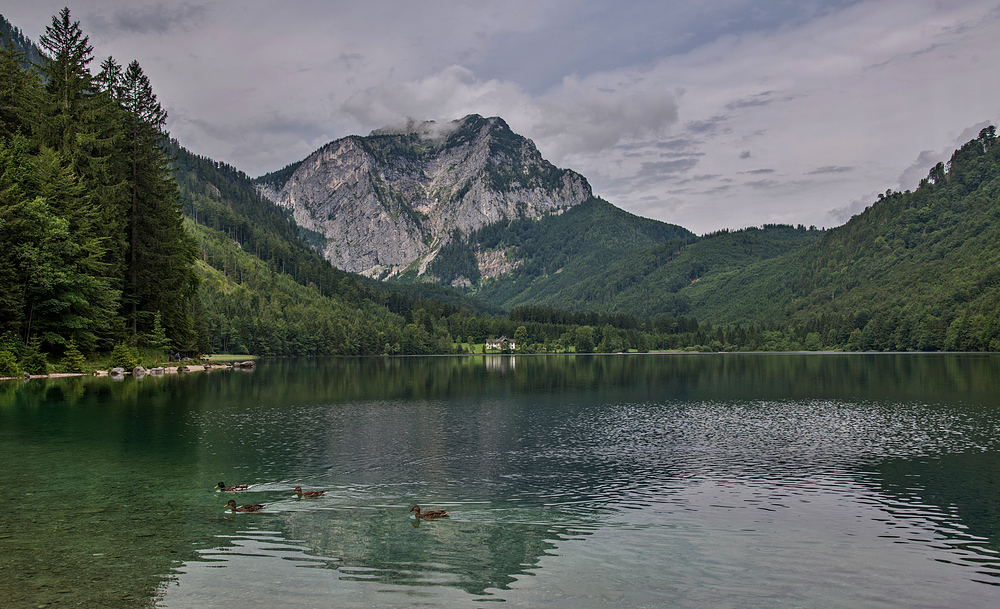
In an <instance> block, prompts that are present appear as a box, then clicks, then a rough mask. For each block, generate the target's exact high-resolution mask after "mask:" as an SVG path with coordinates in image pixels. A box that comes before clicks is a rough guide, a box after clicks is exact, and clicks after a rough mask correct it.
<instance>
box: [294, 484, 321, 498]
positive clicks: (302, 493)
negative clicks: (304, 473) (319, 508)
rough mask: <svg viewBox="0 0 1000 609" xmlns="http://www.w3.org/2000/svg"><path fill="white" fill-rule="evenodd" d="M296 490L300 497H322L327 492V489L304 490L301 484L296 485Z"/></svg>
mask: <svg viewBox="0 0 1000 609" xmlns="http://www.w3.org/2000/svg"><path fill="white" fill-rule="evenodd" d="M295 492H296V493H298V494H299V499H302V498H303V497H322V496H323V495H325V494H326V491H303V490H302V487H301V486H296V487H295Z"/></svg>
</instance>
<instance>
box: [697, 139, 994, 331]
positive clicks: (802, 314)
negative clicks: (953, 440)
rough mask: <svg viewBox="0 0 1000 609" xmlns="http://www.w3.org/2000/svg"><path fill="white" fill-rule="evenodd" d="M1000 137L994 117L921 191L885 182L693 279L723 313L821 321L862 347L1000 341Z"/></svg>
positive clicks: (705, 302) (733, 317)
mask: <svg viewBox="0 0 1000 609" xmlns="http://www.w3.org/2000/svg"><path fill="white" fill-rule="evenodd" d="M998 244H1000V146H998V145H997V137H996V131H995V128H993V127H990V128H987V129H984V130H983V131H982V132H981V133H980V134H979V137H978V138H977V139H975V140H972V141H970V142H968V143H967V144H965V145H964V146H962V148H960V149H959V150H957V151H955V153H954V154H953V155H952V157H951V160H950V161H949V162H948V164H947V165H945V164H943V163H939V164H938V166H936V167H935V168H934V169H932V170H931V172H930V174H929V175H928V177H927V178H926V179H925V180H923V181H922V182H921V184H920V187H919V188H918V189H917V190H916V191H915V192H905V193H900V192H891V191H887V192H886V193H885V194H884V195H880V196H879V200H878V201H877V202H876V203H874V204H873V205H872V206H871V207H869V208H868V209H867V210H865V211H864V212H863V213H861V214H859V215H857V216H855V217H854V218H852V219H851V220H850V221H849V222H848V223H847V224H845V225H844V226H840V227H837V228H834V229H831V230H829V231H827V232H826V234H824V235H823V236H822V238H820V239H819V240H817V241H816V242H815V243H813V244H812V245H810V246H808V247H806V248H803V249H802V250H800V251H798V252H796V253H793V254H790V255H788V256H785V257H782V258H776V259H771V260H767V261H764V262H761V263H760V264H758V265H755V266H752V267H749V268H748V269H746V270H745V271H743V272H741V273H738V274H734V275H732V276H727V277H723V278H720V280H719V281H716V282H713V283H712V284H709V285H705V286H701V285H699V286H697V287H691V288H689V289H687V290H686V291H685V293H686V294H687V295H688V296H689V297H690V300H691V312H692V313H693V314H695V315H698V316H699V318H700V319H711V320H713V321H716V322H718V323H733V322H738V321H741V320H747V319H756V320H768V321H771V322H772V323H776V324H788V323H797V324H812V325H813V326H815V328H816V330H817V332H819V333H821V334H822V338H823V340H824V341H825V342H826V343H828V344H848V345H850V346H851V347H852V348H859V349H866V350H867V349H877V350H882V349H902V350H905V349H917V350H937V349H947V350H998V349H1000V246H998Z"/></svg>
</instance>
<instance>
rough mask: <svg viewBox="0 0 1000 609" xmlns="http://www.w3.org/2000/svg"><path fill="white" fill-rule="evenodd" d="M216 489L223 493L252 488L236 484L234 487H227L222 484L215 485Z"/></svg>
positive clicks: (247, 485)
mask: <svg viewBox="0 0 1000 609" xmlns="http://www.w3.org/2000/svg"><path fill="white" fill-rule="evenodd" d="M215 488H217V489H219V490H221V491H245V490H247V489H248V488H250V485H249V484H234V485H232V486H226V483H225V482H220V483H218V484H216V485H215Z"/></svg>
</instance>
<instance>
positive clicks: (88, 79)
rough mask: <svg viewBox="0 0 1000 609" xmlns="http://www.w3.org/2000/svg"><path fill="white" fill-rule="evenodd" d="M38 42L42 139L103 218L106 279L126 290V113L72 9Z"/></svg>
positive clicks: (108, 333) (108, 338)
mask: <svg viewBox="0 0 1000 609" xmlns="http://www.w3.org/2000/svg"><path fill="white" fill-rule="evenodd" d="M39 42H40V44H41V46H42V49H43V50H44V51H45V53H46V55H47V57H46V58H45V59H44V60H43V62H42V65H41V66H40V69H41V72H42V75H43V76H44V77H45V93H46V95H45V99H44V100H43V101H44V103H43V104H42V117H41V121H40V126H39V127H40V128H39V140H40V142H41V143H42V144H43V145H46V146H49V147H51V148H53V149H54V150H56V151H58V152H59V154H60V155H61V156H62V157H63V159H64V160H65V163H66V164H67V165H69V167H70V168H71V169H72V170H73V171H74V172H75V173H76V174H77V175H78V176H79V178H80V182H81V185H82V186H83V188H84V192H85V193H86V198H85V200H84V201H83V202H82V204H83V205H89V206H90V207H92V208H93V209H94V210H95V212H96V214H97V216H98V219H99V221H98V222H97V223H96V225H95V230H97V236H99V237H100V238H101V239H103V242H104V247H105V249H106V257H105V262H106V263H107V266H106V268H107V277H108V279H109V280H110V281H111V282H112V287H113V288H114V289H116V290H119V291H121V289H122V287H123V285H122V284H123V278H124V270H125V256H126V252H127V249H128V242H127V239H126V234H125V231H124V227H125V222H126V220H127V216H126V214H127V209H128V199H127V183H126V181H125V176H124V174H123V172H122V171H121V170H120V166H117V165H116V163H115V153H116V152H117V148H118V147H119V142H120V140H121V138H122V128H121V113H122V111H121V109H120V108H119V107H118V106H117V104H115V103H114V101H113V100H112V99H111V98H110V97H109V96H108V95H107V94H106V93H105V92H102V91H101V90H100V88H99V87H98V86H97V83H95V81H94V78H93V77H92V75H91V73H90V69H89V65H90V64H91V62H93V60H94V57H93V47H92V46H91V45H90V39H89V37H88V36H86V35H85V34H84V33H83V31H82V30H81V29H80V22H79V21H73V20H72V19H71V17H70V12H69V9H68V8H64V9H62V10H61V11H60V12H59V14H58V15H57V16H54V17H53V18H52V23H51V25H49V26H48V27H47V28H46V29H45V33H44V34H43V35H42V36H41V37H40V38H39ZM120 308H121V307H120V303H119V304H118V306H117V307H116V310H115V311H113V313H114V315H115V318H116V321H114V322H113V323H111V324H110V325H109V326H108V327H107V328H105V329H104V332H103V336H102V342H103V343H104V346H110V345H111V344H113V341H114V336H115V334H117V333H118V331H119V329H120V327H121V323H122V319H121V311H120Z"/></svg>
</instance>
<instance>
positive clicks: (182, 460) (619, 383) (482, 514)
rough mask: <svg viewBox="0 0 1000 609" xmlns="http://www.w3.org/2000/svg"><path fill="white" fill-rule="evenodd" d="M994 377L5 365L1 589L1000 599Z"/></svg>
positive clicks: (446, 601)
mask: <svg viewBox="0 0 1000 609" xmlns="http://www.w3.org/2000/svg"><path fill="white" fill-rule="evenodd" d="M998 396H1000V357H996V356H990V355H734V354H712V355H644V356H578V357H556V356H529V357H522V356H519V357H516V358H513V357H497V356H491V357H485V358H484V357H468V358H462V357H454V358H451V357H437V358H390V359H381V358H373V359H323V360H264V361H262V362H261V364H260V365H259V366H258V368H257V370H256V371H254V372H250V373H247V372H236V371H233V372H212V373H192V374H189V375H185V376H169V377H159V378H154V377H145V378H143V379H141V380H136V379H132V378H127V379H125V380H124V381H121V382H113V381H111V380H108V379H95V378H86V379H64V380H32V381H28V382H20V381H17V382H5V383H3V384H0V455H2V468H0V493H2V494H0V497H2V499H3V503H4V509H3V510H0V606H3V607H39V606H52V607H60V606H73V607H79V606H83V607H141V606H150V605H156V606H158V607H163V608H170V609H177V608H205V607H232V606H238V607H243V608H245V607H273V606H287V607H296V608H297V607H355V606H356V607H362V606H363V607H373V606H374V607H404V606H432V607H433V606H438V607H468V606H470V605H475V604H476V603H482V602H504V603H506V604H507V605H510V606H525V607H566V608H571V607H572V608H579V607H605V606H608V607H610V606H614V607H705V606H711V607H817V608H818V607H859V606H864V607H947V606H989V605H992V606H996V603H997V601H1000V451H998V445H1000V441H998V438H1000V436H998V429H1000V397H998ZM220 480H222V481H225V482H226V483H227V484H236V483H246V484H252V485H254V486H253V488H252V489H251V491H249V492H246V493H237V494H232V493H226V494H223V493H217V492H214V491H213V487H214V486H215V484H216V483H217V482H219V481H220ZM296 485H301V486H302V487H303V488H305V489H324V490H326V491H327V494H326V495H325V496H323V497H320V498H317V499H302V500H299V499H297V498H296V497H295V495H294V493H293V492H292V491H291V489H292V488H294V487H295V486H296ZM230 498H235V499H236V500H237V502H238V503H240V504H244V503H264V504H266V508H265V509H264V510H263V511H261V512H257V513H253V514H233V513H231V512H228V511H226V510H225V502H226V501H227V500H228V499H230ZM415 503H419V504H420V505H421V506H424V507H425V508H444V509H448V510H450V511H451V516H449V518H447V519H444V520H440V521H426V522H419V523H418V522H417V521H415V520H413V519H412V518H411V517H410V516H409V514H408V510H409V508H410V506H412V505H413V504H415Z"/></svg>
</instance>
